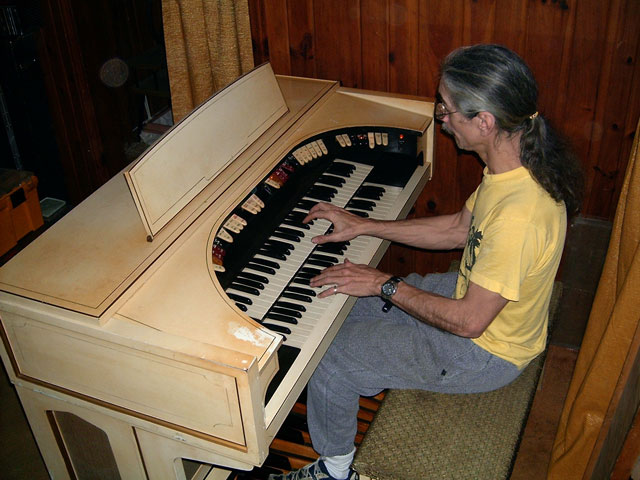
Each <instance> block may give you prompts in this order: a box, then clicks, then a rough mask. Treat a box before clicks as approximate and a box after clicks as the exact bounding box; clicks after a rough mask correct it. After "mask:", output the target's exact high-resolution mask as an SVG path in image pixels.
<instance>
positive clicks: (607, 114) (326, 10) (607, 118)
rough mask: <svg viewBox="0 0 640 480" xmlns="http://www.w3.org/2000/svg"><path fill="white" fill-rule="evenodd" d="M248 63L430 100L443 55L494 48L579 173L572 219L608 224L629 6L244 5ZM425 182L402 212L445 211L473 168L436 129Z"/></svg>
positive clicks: (635, 33)
mask: <svg viewBox="0 0 640 480" xmlns="http://www.w3.org/2000/svg"><path fill="white" fill-rule="evenodd" d="M249 8H250V17H251V28H252V39H253V46H254V57H255V61H256V64H260V63H262V62H264V61H270V62H271V64H272V65H273V68H274V70H275V71H276V73H281V74H287V75H299V76H306V77H315V78H327V79H333V80H340V81H341V82H342V84H343V85H345V86H348V87H359V88H366V89H373V90H382V91H389V92H400V93H407V94H415V95H422V96H428V97H433V96H434V95H435V91H436V88H437V81H438V66H439V63H440V61H441V59H442V58H443V57H444V56H445V55H446V54H447V53H448V52H449V51H451V50H452V49H454V48H456V47H458V46H462V45H468V44H474V43H500V44H503V45H506V46H508V47H509V48H511V49H513V50H515V51H516V52H518V53H519V54H520V55H521V56H522V57H523V58H524V59H525V61H526V62H527V63H528V64H529V65H530V67H531V68H532V70H533V72H534V74H535V76H536V79H537V81H538V84H539V90H540V96H539V110H540V112H541V113H542V114H543V115H545V116H547V118H549V119H550V120H551V121H552V122H553V124H554V125H555V126H556V127H557V128H558V129H559V130H560V131H561V132H563V133H564V134H565V135H566V136H567V137H568V138H569V140H570V141H571V142H572V143H573V145H574V148H575V150H576V152H577V153H578V155H579V157H580V159H581V160H582V162H583V164H584V168H585V174H586V198H585V202H584V205H583V209H582V212H581V213H582V215H584V216H590V217H599V218H605V219H613V216H614V214H615V207H616V203H617V199H618V196H619V193H620V189H621V185H622V181H623V178H624V172H625V167H626V163H627V160H628V156H629V152H630V150H631V144H632V141H633V135H634V132H635V127H636V124H637V122H638V118H639V116H640V67H639V62H638V56H639V55H640V51H639V49H640V28H638V25H640V2H639V1H638V0H610V1H603V0H249ZM436 141H437V148H436V153H435V156H436V160H435V173H434V177H433V180H432V181H431V182H429V184H428V185H427V187H426V188H425V190H424V191H423V192H422V194H421V196H420V198H419V200H418V202H417V204H416V207H415V211H414V214H417V215H431V214H441V213H451V212H454V211H457V210H458V209H459V208H460V206H461V205H462V202H463V201H464V199H465V198H466V197H467V196H468V195H469V193H470V192H471V191H472V190H473V189H474V188H475V186H476V185H477V183H478V182H479V180H480V177H481V171H482V169H481V165H480V163H479V161H478V160H477V159H475V158H474V157H472V156H471V155H469V154H465V153H462V152H458V151H456V148H455V144H454V143H453V141H452V140H451V139H450V138H449V137H447V136H445V135H444V134H442V133H441V132H438V134H437V140H436ZM456 256H457V254H456V253H442V254H428V255H424V254H420V255H418V254H417V252H415V251H413V250H409V249H405V248H399V247H396V246H394V247H393V248H392V249H391V250H390V252H389V254H388V255H387V257H385V260H384V261H383V264H382V268H386V269H387V270H388V271H393V272H395V273H398V274H406V273H409V272H411V271H433V270H436V271H444V270H446V268H447V266H448V265H449V262H450V260H451V259H452V258H455V257H456Z"/></svg>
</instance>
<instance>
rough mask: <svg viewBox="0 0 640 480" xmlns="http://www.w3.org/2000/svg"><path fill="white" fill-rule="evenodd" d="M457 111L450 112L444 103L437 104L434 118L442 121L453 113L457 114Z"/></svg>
mask: <svg viewBox="0 0 640 480" xmlns="http://www.w3.org/2000/svg"><path fill="white" fill-rule="evenodd" d="M456 112H457V110H454V111H449V110H448V109H447V107H446V105H445V104H444V103H442V102H438V103H436V106H435V113H434V116H435V117H436V120H442V119H443V118H444V117H446V116H447V115H451V114H452V113H456Z"/></svg>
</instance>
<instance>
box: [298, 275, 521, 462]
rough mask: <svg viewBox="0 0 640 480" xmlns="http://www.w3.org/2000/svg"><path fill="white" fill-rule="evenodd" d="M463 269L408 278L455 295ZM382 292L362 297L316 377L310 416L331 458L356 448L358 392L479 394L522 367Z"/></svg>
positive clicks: (319, 445) (320, 447) (316, 441)
mask: <svg viewBox="0 0 640 480" xmlns="http://www.w3.org/2000/svg"><path fill="white" fill-rule="evenodd" d="M456 278H457V276H456V273H444V274H431V275H427V276H426V277H422V276H420V275H417V274H415V273H412V274H411V275H409V276H408V277H407V278H406V279H405V281H406V282H407V283H409V284H411V285H413V286H416V287H418V288H420V289H422V290H426V291H430V292H434V293H437V294H440V295H442V296H446V297H451V296H452V294H453V291H454V289H455V284H456ZM383 304H384V302H383V301H382V299H380V298H378V297H367V298H361V299H358V301H357V302H356V304H355V306H354V307H353V309H352V310H351V313H350V314H349V316H348V317H347V319H346V320H345V322H344V324H343V326H342V328H341V329H340V331H339V332H338V335H337V336H336V338H335V339H334V340H333V343H332V344H331V346H330V347H329V350H328V351H327V353H326V355H325V356H324V358H323V359H322V361H321V362H320V364H319V365H318V368H317V369H316V371H315V373H314V374H313V376H312V377H311V380H310V381H309V385H308V393H307V421H308V424H309V433H310V434H311V439H312V442H313V447H314V449H315V450H316V451H317V452H318V453H320V454H321V455H325V456H333V455H344V454H346V453H349V452H350V451H351V450H352V449H353V441H354V438H355V435H356V429H357V413H358V408H359V404H358V401H359V397H360V395H363V396H373V395H377V394H378V393H380V392H381V391H382V390H384V389H386V388H395V389H421V390H429V391H433V392H442V393H477V392H486V391H490V390H494V389H496V388H500V387H502V386H504V385H506V384H508V383H510V382H511V381H513V380H514V379H515V378H516V377H517V376H518V375H519V374H520V370H518V368H517V367H516V366H515V365H513V364H511V363H509V362H507V361H505V360H502V359H501V358H499V357H496V356H495V355H492V354H490V353H489V352H487V351H486V350H484V349H482V348H480V347H478V346H477V345H476V344H475V343H473V342H472V341H471V340H470V339H468V338H463V337H459V336H457V335H453V334H451V333H448V332H445V331H442V330H439V329H437V328H434V327H431V326H429V325H427V324H425V323H422V322H420V321H418V320H416V319H415V318H413V317H411V316H410V315H408V314H406V313H405V312H403V311H402V310H400V309H399V308H397V307H393V308H392V309H391V310H389V312H387V313H384V312H382V306H383Z"/></svg>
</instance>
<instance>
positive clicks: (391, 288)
mask: <svg viewBox="0 0 640 480" xmlns="http://www.w3.org/2000/svg"><path fill="white" fill-rule="evenodd" d="M400 282H402V278H400V277H391V278H390V279H389V280H387V281H386V282H384V283H383V284H382V287H381V288H380V296H381V297H382V298H384V299H385V300H387V301H389V300H391V297H392V296H393V295H395V293H396V292H397V291H398V283H400Z"/></svg>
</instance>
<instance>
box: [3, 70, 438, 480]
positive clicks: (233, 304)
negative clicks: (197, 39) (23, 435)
mask: <svg viewBox="0 0 640 480" xmlns="http://www.w3.org/2000/svg"><path fill="white" fill-rule="evenodd" d="M432 120H433V103H431V102H428V101H424V100H421V99H417V98H413V97H406V96H401V95H392V94H388V93H377V92H370V91H364V90H357V89H350V88H343V87H341V86H340V85H339V84H338V83H337V82H332V81H325V80H315V79H306V78H297V77H286V76H275V75H274V74H273V72H272V70H271V67H270V66H269V65H268V64H265V65H262V66H260V67H258V68H256V69H254V70H253V71H252V72H250V73H248V74H247V75H244V76H243V77H241V78H240V79H238V80H237V81H236V82H234V83H233V84H232V85H230V86H229V87H227V88H225V89H223V90H222V91H220V92H219V93H217V94H216V95H214V96H213V97H211V98H210V99H209V100H208V101H206V102H205V103H204V104H202V105H201V106H200V107H198V108H197V109H196V110H194V111H193V112H192V113H191V114H190V115H189V116H188V117H186V118H185V119H184V120H183V121H181V122H179V123H178V124H176V125H175V126H174V127H173V128H172V129H171V130H170V131H169V132H167V134H165V135H164V136H163V137H162V138H161V139H160V140H159V141H158V142H156V143H155V144H154V145H153V146H152V147H151V148H149V149H148V151H147V152H145V153H144V154H143V155H142V156H141V157H140V158H139V159H137V160H136V161H135V162H133V164H132V165H130V166H129V167H127V168H126V169H125V171H124V172H122V173H121V174H119V175H117V176H115V177H114V178H113V179H111V180H110V181H109V182H108V183H106V184H105V185H104V186H103V187H101V188H100V189H99V190H98V191H96V192H95V193H94V194H93V195H92V196H90V197H89V198H88V199H87V200H85V201H84V202H83V203H81V204H80V205H78V206H77V207H76V208H75V209H73V210H72V211H71V212H70V213H69V214H67V215H66V216H65V217H63V218H62V219H61V220H59V221H58V222H57V223H56V224H55V225H53V226H51V227H50V228H49V229H48V230H47V231H45V232H44V233H43V234H42V235H40V236H39V237H38V238H37V239H36V240H35V241H33V242H32V243H31V244H30V245H29V246H28V247H27V248H25V249H24V250H23V251H22V252H20V253H19V254H18V255H17V256H15V257H14V258H13V259H12V260H10V261H9V262H8V263H7V264H6V265H4V266H3V267H2V268H1V269H0V319H1V328H0V335H1V338H2V348H0V354H1V356H2V360H3V362H4V365H5V368H6V369H7V372H8V374H9V377H10V379H11V381H12V383H13V384H14V385H15V387H16V389H17V392H18V394H19V397H20V400H21V402H22V405H23V407H24V410H25V412H26V415H27V418H28V421H29V424H30V426H31V428H32V430H33V433H34V436H35V438H36V441H37V444H38V446H39V448H40V451H41V453H42V456H43V458H44V460H45V463H46V466H47V468H48V470H49V472H50V475H51V476H52V477H53V478H80V479H82V478H151V479H156V478H157V479H166V478H187V477H191V476H192V473H193V472H191V473H190V471H189V468H186V469H185V465H188V464H195V465H205V466H211V465H214V466H219V467H227V468H235V469H245V470H248V469H251V468H253V467H254V466H259V465H261V464H262V463H263V462H264V460H265V457H266V455H267V453H268V450H269V444H270V442H271V441H272V440H273V438H274V436H275V434H276V432H277V431H278V429H279V428H280V426H281V425H282V423H283V421H284V419H285V417H286V416H287V414H288V412H289V411H290V409H291V407H292V406H293V404H294V403H295V401H296V399H297V398H298V396H299V395H300V393H301V391H302V390H303V388H304V386H305V384H306V382H307V380H308V379H309V377H310V375H311V373H312V372H313V369H314V368H315V366H316V365H317V363H318V362H319V360H320V358H321V357H322V355H323V354H324V352H325V351H326V349H327V347H328V345H329V343H330V342H331V340H332V338H333V337H334V336H335V334H336V332H337V330H338V329H339V327H340V325H341V323H342V321H343V319H344V318H345V316H346V315H347V313H348V311H349V309H350V308H351V306H352V305H353V303H354V301H355V299H354V298H350V297H347V296H345V295H341V294H338V295H335V296H331V297H329V298H325V299H319V298H318V297H317V296H316V293H317V292H318V291H319V290H317V289H314V288H311V287H310V286H309V278H311V277H312V276H314V275H315V274H316V273H317V272H319V271H320V270H321V269H322V268H324V267H326V266H328V265H332V264H335V263H337V262H342V261H343V260H344V259H345V258H349V259H350V260H351V261H353V262H356V263H367V264H371V265H375V264H376V263H377V262H378V261H379V260H380V258H381V256H382V255H383V253H384V251H385V249H386V247H387V244H386V242H383V241H381V240H379V239H376V238H369V237H361V238H357V239H354V240H352V241H351V242H344V243H340V244H327V245H323V246H317V245H314V244H313V243H312V242H311V238H312V237H314V236H315V235H318V234H322V233H324V232H326V231H327V229H329V228H331V225H330V224H329V223H328V222H326V221H324V220H316V221H314V222H311V223H310V224H303V223H302V222H301V220H302V219H303V218H304V216H305V213H306V212H307V211H308V209H309V208H311V206H312V205H313V204H314V203H315V202H319V201H323V202H332V203H334V204H336V205H339V206H342V207H345V208H347V209H349V210H351V211H353V212H354V213H357V214H359V215H368V216H370V217H373V218H379V219H396V218H400V217H403V216H405V215H406V214H407V212H408V211H409V209H410V208H411V206H412V205H413V203H414V202H415V199H416V197H417V195H418V194H419V193H420V191H421V190H422V188H423V187H424V185H425V184H426V182H427V181H428V180H429V179H430V178H431V173H432V168H433V139H434V125H433V121H432ZM98 472H99V475H98V474H97V473H98ZM216 472H219V471H218V470H216V469H213V470H211V472H210V473H208V475H209V477H208V478H223V477H222V476H219V475H220V474H219V473H216ZM194 475H196V476H195V477H194V478H196V477H197V478H203V477H204V475H203V474H202V470H201V468H200V467H199V468H198V469H197V470H196V472H195V474H194ZM198 475H200V476H198ZM216 475H218V476H216Z"/></svg>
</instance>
